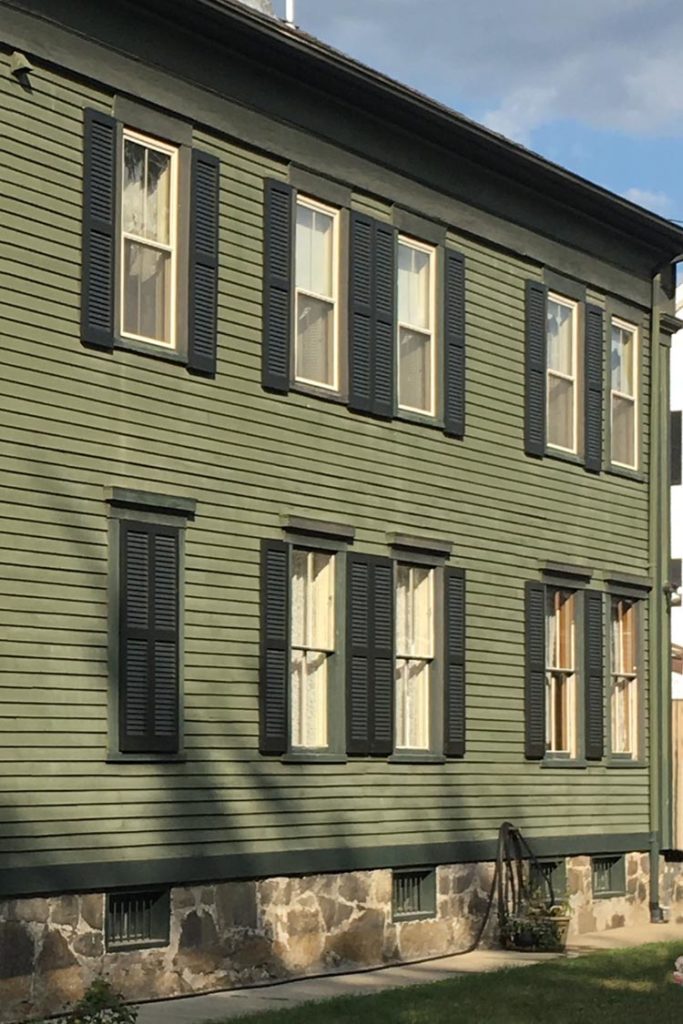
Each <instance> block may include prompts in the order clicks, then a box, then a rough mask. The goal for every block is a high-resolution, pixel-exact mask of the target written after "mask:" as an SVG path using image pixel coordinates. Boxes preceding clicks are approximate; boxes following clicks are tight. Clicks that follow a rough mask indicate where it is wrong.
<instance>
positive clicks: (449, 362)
mask: <svg viewBox="0 0 683 1024" xmlns="http://www.w3.org/2000/svg"><path fill="white" fill-rule="evenodd" d="M444 264H445V266H444V432H445V433H446V434H448V435H449V436H450V437H463V436H464V434H465V257H464V256H463V254H462V253H460V252H454V251H453V250H452V249H446V252H445V260H444Z"/></svg>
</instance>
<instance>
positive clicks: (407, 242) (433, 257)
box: [395, 232, 443, 423]
mask: <svg viewBox="0 0 683 1024" xmlns="http://www.w3.org/2000/svg"><path fill="white" fill-rule="evenodd" d="M401 245H404V246H406V248H410V249H415V250H417V251H418V252H423V253H426V254H427V255H428V257H429V324H430V329H429V332H427V331H425V329H424V328H423V327H416V326H414V325H412V324H408V323H406V322H403V321H402V320H401V318H400V316H399V309H400V303H399V298H398V279H399V270H398V249H399V247H400V246H401ZM396 251H397V258H396V342H395V343H396V409H397V411H398V414H399V416H402V415H403V414H405V415H406V416H407V417H420V418H423V417H424V419H425V420H428V421H429V422H430V423H431V422H433V421H434V420H436V419H437V417H438V404H439V399H438V394H437V366H438V359H437V348H439V349H441V348H442V346H443V342H442V343H441V345H440V344H439V335H440V330H439V328H440V324H439V318H438V315H437V274H438V262H439V261H438V259H437V256H438V252H439V247H438V246H437V245H433V244H430V243H429V242H422V241H420V240H419V239H417V238H413V237H412V236H411V235H408V234H404V233H402V232H399V233H398V235H397V238H396ZM402 327H403V328H405V329H407V330H412V331H414V332H415V333H417V334H422V335H425V334H427V333H429V340H430V361H429V362H430V381H429V383H430V388H429V391H430V406H429V409H416V408H414V407H413V406H411V405H402V404H401V400H400V395H401V347H400V346H401V328H402Z"/></svg>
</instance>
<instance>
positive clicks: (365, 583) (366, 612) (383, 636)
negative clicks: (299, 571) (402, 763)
mask: <svg viewBox="0 0 683 1024" xmlns="http://www.w3.org/2000/svg"><path fill="white" fill-rule="evenodd" d="M346 672H347V686H346V697H347V702H346V703H347V711H346V714H347V751H348V753H349V754H376V755H383V756H388V755H389V754H391V753H392V751H393V731H394V730H393V723H394V572H393V563H392V561H391V559H388V558H378V557H373V556H370V555H349V556H348V561H347V647H346Z"/></svg>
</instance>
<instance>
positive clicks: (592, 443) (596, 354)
mask: <svg viewBox="0 0 683 1024" xmlns="http://www.w3.org/2000/svg"><path fill="white" fill-rule="evenodd" d="M603 339H604V328H603V313H602V310H601V309H600V307H599V306H591V305H587V306H586V330H585V374H584V377H585V380H584V388H585V397H584V405H585V442H584V445H585V463H586V469H588V470H590V471H591V472H592V473H599V472H600V470H601V469H602V391H603V351H604V340H603Z"/></svg>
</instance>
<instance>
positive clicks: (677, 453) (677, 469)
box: [671, 409, 683, 487]
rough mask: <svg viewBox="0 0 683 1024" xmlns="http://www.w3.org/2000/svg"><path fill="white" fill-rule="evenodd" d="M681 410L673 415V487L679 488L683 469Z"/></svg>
mask: <svg viewBox="0 0 683 1024" xmlns="http://www.w3.org/2000/svg"><path fill="white" fill-rule="evenodd" d="M681 433H682V431H681V410H680V409H677V410H676V411H675V412H672V413H671V486H672V487H677V486H678V485H679V484H680V483H681V473H682V471H683V467H682V466H681V461H682V459H683V456H682V455H681Z"/></svg>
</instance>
